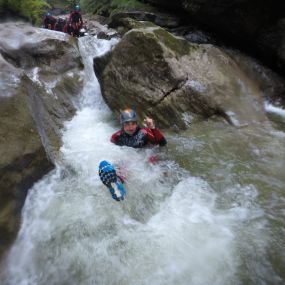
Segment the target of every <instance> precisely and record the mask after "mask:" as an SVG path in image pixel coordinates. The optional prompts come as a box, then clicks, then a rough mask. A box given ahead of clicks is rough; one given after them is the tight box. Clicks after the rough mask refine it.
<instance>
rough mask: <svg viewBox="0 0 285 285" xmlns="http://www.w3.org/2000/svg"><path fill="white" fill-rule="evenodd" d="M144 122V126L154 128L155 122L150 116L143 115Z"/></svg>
mask: <svg viewBox="0 0 285 285" xmlns="http://www.w3.org/2000/svg"><path fill="white" fill-rule="evenodd" d="M143 121H144V123H145V126H146V127H147V128H149V129H151V130H152V129H155V124H154V121H153V119H152V118H149V117H145V119H144V120H143Z"/></svg>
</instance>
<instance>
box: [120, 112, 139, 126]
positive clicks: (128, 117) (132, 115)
mask: <svg viewBox="0 0 285 285" xmlns="http://www.w3.org/2000/svg"><path fill="white" fill-rule="evenodd" d="M120 121H121V124H124V123H127V122H137V114H136V112H135V111H134V110H132V109H125V110H124V111H122V112H121V114H120Z"/></svg>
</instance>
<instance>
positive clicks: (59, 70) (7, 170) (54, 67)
mask: <svg viewBox="0 0 285 285" xmlns="http://www.w3.org/2000/svg"><path fill="white" fill-rule="evenodd" d="M0 67H1V68H0V120H1V125H0V134H1V135H0V230H1V235H0V244H1V247H0V253H1V251H2V250H3V249H4V248H5V247H6V246H7V244H8V243H9V242H10V241H11V240H12V238H13V237H14V235H15V233H16V230H17V227H18V224H19V214H20V211H21V208H22V206H23V203H24V200H25V197H26V194H27V190H28V189H29V188H30V187H31V186H32V185H33V183H34V182H35V181H37V180H38V179H40V178H41V177H42V176H43V175H44V174H46V173H48V172H49V171H50V170H51V169H52V168H53V167H54V161H55V158H56V156H57V155H58V150H59V147H60V145H61V138H60V137H61V129H62V127H63V122H64V121H65V120H68V119H69V118H71V116H72V115H73V114H74V112H75V107H74V101H76V100H77V98H78V95H79V94H80V92H81V90H82V87H83V86H82V80H81V71H82V68H83V64H82V62H81V57H80V54H79V50H78V46H77V43H76V41H75V40H74V39H73V38H70V37H69V36H68V35H66V34H63V33H58V32H53V31H49V30H43V29H38V28H33V27H30V26H28V25H26V24H24V23H20V22H17V23H4V24H1V25H0Z"/></svg>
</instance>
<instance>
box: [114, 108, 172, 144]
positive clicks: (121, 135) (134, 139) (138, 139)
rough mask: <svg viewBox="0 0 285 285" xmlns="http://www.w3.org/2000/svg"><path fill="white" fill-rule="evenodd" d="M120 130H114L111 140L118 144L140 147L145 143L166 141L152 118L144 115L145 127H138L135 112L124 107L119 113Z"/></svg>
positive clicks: (163, 142)
mask: <svg viewBox="0 0 285 285" xmlns="http://www.w3.org/2000/svg"><path fill="white" fill-rule="evenodd" d="M120 122H121V125H122V128H121V130H119V131H117V132H115V133H114V134H113V135H112V137H111V142H113V143H114V144H116V145H119V146H129V147H134V148H142V147H145V146H147V145H159V146H165V145H166V144H167V141H166V139H165V137H164V136H163V134H162V133H161V132H160V130H159V129H158V128H156V127H155V124H154V121H153V119H152V118H149V117H146V118H145V120H144V122H145V124H146V127H140V126H139V124H138V120H137V114H136V112H135V111H134V110H132V109H126V110H124V111H122V112H121V114H120Z"/></svg>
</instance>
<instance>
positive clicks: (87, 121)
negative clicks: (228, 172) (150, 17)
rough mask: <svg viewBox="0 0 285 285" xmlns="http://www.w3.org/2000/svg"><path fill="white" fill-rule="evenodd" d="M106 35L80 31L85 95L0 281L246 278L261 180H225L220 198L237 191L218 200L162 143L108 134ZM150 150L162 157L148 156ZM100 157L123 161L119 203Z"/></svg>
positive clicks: (185, 283)
mask: <svg viewBox="0 0 285 285" xmlns="http://www.w3.org/2000/svg"><path fill="white" fill-rule="evenodd" d="M112 44H115V42H114V41H113V42H112V41H111V42H110V41H105V40H97V39H95V38H91V37H84V38H81V39H80V50H81V53H82V57H83V58H84V60H85V62H84V64H85V78H84V80H85V88H84V92H83V94H82V100H81V102H80V104H79V106H78V111H77V113H76V115H75V116H74V118H73V119H72V120H71V121H69V122H66V124H65V129H64V131H63V145H62V148H61V161H60V162H59V163H58V166H57V168H56V169H55V170H54V171H52V172H51V173H49V174H48V175H46V176H45V177H44V178H43V179H42V180H41V181H40V182H38V183H36V184H35V185H34V187H33V188H32V189H30V190H29V194H28V197H27V199H26V203H25V206H24V208H23V212H22V225H21V229H20V232H19V234H18V237H17V239H16V241H15V243H14V245H13V247H12V249H11V250H10V253H9V255H8V258H7V260H6V262H5V264H4V265H3V267H4V270H3V271H4V273H3V275H4V276H3V277H2V282H1V284H9V285H33V284H37V285H47V284H48V285H52V284H68V285H78V284H84V285H85V284H86V285H91V284H92V285H94V284H100V285H101V284H105V285H119V284H122V285H127V284H130V285H139V284H145V285H160V284H161V285H173V284H177V285H189V284H193V285H199V284H211V285H215V284H216V285H223V284H224V285H228V284H242V283H243V281H242V280H243V276H242V275H243V274H242V273H241V272H242V271H241V268H242V267H243V265H242V256H243V255H246V254H248V256H252V258H253V259H256V262H258V259H259V257H263V256H264V250H265V248H266V245H267V242H268V239H269V238H268V236H267V232H266V231H264V230H263V227H264V222H263V220H261V221H260V220H259V217H261V216H262V215H263V210H262V209H261V208H260V207H259V206H258V204H257V203H255V199H256V197H257V196H258V191H257V189H256V188H255V186H254V185H249V186H246V187H243V186H237V187H234V186H233V187H228V189H227V191H224V192H223V193H224V194H225V197H224V198H225V199H226V195H228V196H231V197H233V196H234V197H235V198H236V199H235V200H231V201H230V202H228V201H227V202H225V203H228V204H230V205H231V206H223V199H222V198H221V197H220V198H219V203H217V197H218V195H220V194H219V193H217V191H214V190H213V189H212V188H211V186H210V184H209V182H207V181H206V180H205V179H203V178H201V177H200V176H196V177H193V176H192V175H191V173H189V172H188V171H186V170H183V169H182V168H181V167H180V166H178V164H176V163H175V162H174V161H173V160H170V159H169V158H168V154H167V148H154V149H145V150H136V149H132V148H127V147H118V146H115V145H113V144H112V143H110V136H111V134H112V133H113V132H115V131H116V130H117V129H118V127H119V126H118V124H117V123H116V118H114V116H113V114H112V113H111V111H110V110H109V109H108V107H107V106H106V105H105V103H104V101H103V99H102V97H101V93H100V87H99V84H98V82H97V79H96V78H95V75H94V72H93V66H92V59H93V57H94V56H96V55H98V54H101V53H104V52H106V51H107V50H108V49H109V48H110V47H111V45H112ZM153 154H156V155H158V156H159V157H161V160H160V162H159V163H158V164H155V165H151V164H149V163H147V159H148V157H149V156H150V155H153ZM103 159H106V160H108V161H110V162H112V163H116V164H118V163H120V164H123V165H124V166H123V167H124V168H125V171H126V173H127V183H126V190H127V197H126V200H125V201H124V202H116V201H114V200H113V199H112V198H111V195H110V193H109V192H108V190H107V189H106V187H105V186H104V185H102V183H101V182H100V180H99V177H98V174H97V172H98V164H99V162H100V161H101V160H103ZM229 167H230V166H229ZM229 200H230V199H229ZM250 240H252V243H249V244H248V241H250ZM255 252H256V255H255V256H254V253H255ZM263 268H264V267H263ZM252 274H253V275H256V276H259V275H260V274H261V273H259V272H253V273H252ZM268 274H270V270H269V273H268ZM261 275H262V274H261ZM257 279H258V278H257ZM248 284H249V283H248ZM260 284H263V283H260ZM264 284H265V283H264Z"/></svg>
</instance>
